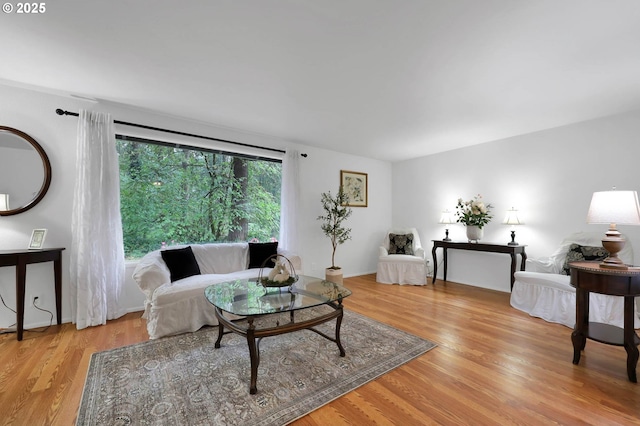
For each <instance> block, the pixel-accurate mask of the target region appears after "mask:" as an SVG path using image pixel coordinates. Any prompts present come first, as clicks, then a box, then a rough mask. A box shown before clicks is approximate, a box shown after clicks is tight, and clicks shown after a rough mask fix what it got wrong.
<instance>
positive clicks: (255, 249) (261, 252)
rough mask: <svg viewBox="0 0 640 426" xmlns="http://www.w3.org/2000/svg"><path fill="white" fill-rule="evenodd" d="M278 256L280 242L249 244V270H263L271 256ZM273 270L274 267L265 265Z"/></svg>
mask: <svg viewBox="0 0 640 426" xmlns="http://www.w3.org/2000/svg"><path fill="white" fill-rule="evenodd" d="M274 254H278V242H277V241H275V242H272V243H249V269H252V268H261V267H262V264H263V263H264V261H265V260H267V259H268V258H269V256H273V255H274ZM264 266H265V267H268V268H271V267H273V265H264Z"/></svg>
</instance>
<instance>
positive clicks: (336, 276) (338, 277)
mask: <svg viewBox="0 0 640 426" xmlns="http://www.w3.org/2000/svg"><path fill="white" fill-rule="evenodd" d="M324 279H325V280H327V281H331V282H332V283H336V284H342V268H338V269H331V268H327V269H325V270H324Z"/></svg>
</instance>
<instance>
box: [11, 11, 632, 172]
mask: <svg viewBox="0 0 640 426" xmlns="http://www.w3.org/2000/svg"><path fill="white" fill-rule="evenodd" d="M14 4H15V3H14ZM639 23H640V1H637V0H607V1H603V0H563V1H558V0H536V1H531V0H482V1H478V0H245V1H237V0H224V1H221V0H190V1H188V2H186V1H185V2H178V1H175V0H171V1H166V0H153V1H152V0H139V1H125V0H117V1H109V2H106V1H105V2H93V1H85V0H73V1H71V0H57V1H55V2H47V3H46V12H45V13H43V14H30V15H24V14H22V15H21V14H17V13H15V11H14V12H13V13H2V14H0V44H1V45H2V57H1V60H0V82H2V83H4V84H17V85H30V86H37V87H39V88H44V89H54V90H57V91H62V92H63V93H67V94H74V95H80V96H87V97H92V98H96V99H100V100H106V101H110V102H117V103H122V104H126V105H130V106H133V107H136V108H141V109H145V110H152V111H157V112H161V113H164V114H170V115H174V116H178V117H186V118H189V119H192V120H197V121H201V122H206V123H211V124H215V125H218V126H225V127H230V128H236V129H241V130H244V131H249V132H253V133H259V134H265V135H270V136H275V137H278V138H282V139H286V140H288V141H293V142H297V143H302V144H305V145H310V146H317V147H321V148H326V149H331V150H335V151H339V152H345V153H353V154H357V155H363V156H367V157H371V158H377V159H382V160H389V161H399V160H404V159H408V158H415V157H420V156H424V155H429V154H433V153H437V152H442V151H446V150H451V149H456V148H460V147H464V146H469V145H473V144H479V143H483V142H488V141H492V140H496V139H502V138H506V137H510V136H515V135H519V134H525V133H530V132H534V131H538V130H543V129H548V128H552V127H557V126H561V125H565V124H569V123H575V122H579V121H584V120H589V119H593V118H597V117H602V116H607V115H612V114H618V113H622V112H626V111H630V110H636V109H640V24H639ZM116 118H117V119H121V120H126V117H116ZM211 136H215V135H211Z"/></svg>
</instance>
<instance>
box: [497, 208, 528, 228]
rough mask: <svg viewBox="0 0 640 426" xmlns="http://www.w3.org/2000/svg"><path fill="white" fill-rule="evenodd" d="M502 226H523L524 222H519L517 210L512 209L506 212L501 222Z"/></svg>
mask: <svg viewBox="0 0 640 426" xmlns="http://www.w3.org/2000/svg"><path fill="white" fill-rule="evenodd" d="M502 224H503V225H524V222H521V221H520V219H518V210H516V209H514V208H512V209H511V210H507V215H506V216H505V218H504V221H503V222H502Z"/></svg>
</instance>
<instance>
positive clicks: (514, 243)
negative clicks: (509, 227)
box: [507, 231, 519, 246]
mask: <svg viewBox="0 0 640 426" xmlns="http://www.w3.org/2000/svg"><path fill="white" fill-rule="evenodd" d="M507 245H508V246H517V245H519V244H518V243H516V231H511V241H509V242H508V243H507Z"/></svg>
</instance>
